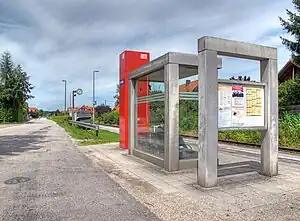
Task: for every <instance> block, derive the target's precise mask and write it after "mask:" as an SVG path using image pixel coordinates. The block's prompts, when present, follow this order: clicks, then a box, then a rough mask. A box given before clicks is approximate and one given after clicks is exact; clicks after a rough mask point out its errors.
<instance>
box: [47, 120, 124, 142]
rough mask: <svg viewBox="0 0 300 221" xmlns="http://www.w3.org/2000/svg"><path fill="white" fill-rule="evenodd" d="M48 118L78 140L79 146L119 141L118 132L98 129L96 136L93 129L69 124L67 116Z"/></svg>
mask: <svg viewBox="0 0 300 221" xmlns="http://www.w3.org/2000/svg"><path fill="white" fill-rule="evenodd" d="M50 119H51V120H53V121H55V122H56V123H57V124H58V125H60V126H61V127H62V128H64V129H65V130H66V132H68V133H69V134H70V136H71V137H72V138H74V139H76V140H78V141H79V144H80V145H81V146H88V145H95V144H105V143H113V142H119V134H117V133H113V132H109V131H105V130H99V136H96V132H95V131H94V130H86V129H83V128H79V127H78V126H76V125H71V124H69V123H68V121H69V120H70V118H69V116H54V117H51V118H50Z"/></svg>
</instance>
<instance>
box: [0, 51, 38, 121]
mask: <svg viewBox="0 0 300 221" xmlns="http://www.w3.org/2000/svg"><path fill="white" fill-rule="evenodd" d="M0 83H1V84H0V103H1V107H0V108H1V112H5V113H6V114H4V115H6V119H0V121H6V120H7V119H8V118H7V116H10V117H9V121H16V122H20V121H23V120H25V118H26V115H27V112H26V105H27V104H26V101H27V100H28V99H31V98H33V96H32V95H31V94H30V93H31V90H32V89H33V86H32V84H31V83H30V82H29V77H28V76H27V74H26V72H25V71H23V69H22V67H21V66H20V65H17V66H15V65H14V64H13V62H12V58H11V54H10V53H9V52H5V53H3V55H2V59H1V64H0ZM4 115H3V116H4Z"/></svg>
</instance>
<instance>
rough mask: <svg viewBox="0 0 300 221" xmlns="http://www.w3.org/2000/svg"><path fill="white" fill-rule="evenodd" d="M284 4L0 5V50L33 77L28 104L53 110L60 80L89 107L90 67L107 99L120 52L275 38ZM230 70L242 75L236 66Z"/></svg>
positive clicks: (155, 0) (157, 0) (75, 1)
mask: <svg viewBox="0 0 300 221" xmlns="http://www.w3.org/2000/svg"><path fill="white" fill-rule="evenodd" d="M290 6H291V2H290V0H274V1H272V4H270V1H268V0H264V1H261V0H252V1H248V0H239V1H222V0H201V1H199V0H189V1H181V0H168V1H167V0H166V1H161V0H148V1H140V0H127V1H125V0H114V1H107V0H90V1H87V0H64V1H59V0H26V1H24V0H14V1H4V0H0V52H2V50H5V49H6V47H7V48H9V49H11V51H12V54H13V57H14V58H16V60H17V61H18V62H19V63H22V64H23V66H24V68H25V70H26V71H27V72H28V74H29V75H31V76H32V78H31V79H32V81H33V83H34V84H35V85H36V86H37V87H36V89H35V90H34V95H35V96H36V99H35V100H34V101H31V102H32V104H39V105H40V107H43V106H45V107H48V108H53V109H55V108H57V105H58V104H59V102H61V101H60V100H59V102H54V101H55V99H56V98H57V97H61V93H63V85H62V84H61V79H67V80H68V82H69V83H68V88H69V89H72V88H77V87H82V88H83V90H84V92H85V93H84V95H83V96H81V97H80V98H78V102H79V104H84V103H85V102H89V103H90V95H91V79H92V71H93V70H94V69H98V70H100V73H99V74H98V75H97V86H98V87H97V95H98V96H99V99H102V100H103V99H107V100H112V97H113V94H114V91H115V85H116V84H117V83H118V55H119V54H120V53H121V52H122V51H123V50H125V49H132V50H145V51H150V52H151V57H152V58H155V57H157V56H159V55H161V54H162V53H165V52H167V51H183V52H192V53H195V52H196V40H197V38H198V37H200V36H202V35H214V36H218V37H226V38H232V39H237V40H244V41H250V42H258V43H259V41H261V39H265V38H263V37H264V35H271V36H272V35H276V34H273V33H272V31H274V29H276V30H278V28H279V27H280V24H279V22H278V15H279V14H284V13H285V11H284V10H285V8H286V7H290ZM264 41H265V40H264ZM1 42H2V43H3V44H1ZM229 64H232V63H229ZM232 65H233V64H232ZM251 69H252V67H246V68H245V71H247V70H251ZM229 72H230V71H228V75H229ZM233 72H234V73H240V72H243V63H242V64H240V65H235V68H234V70H233ZM224 73H225V72H224ZM226 75H227V72H226ZM45 100H49V101H53V102H45ZM61 107H62V106H61V105H60V108H61Z"/></svg>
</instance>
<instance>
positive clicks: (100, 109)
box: [95, 104, 111, 116]
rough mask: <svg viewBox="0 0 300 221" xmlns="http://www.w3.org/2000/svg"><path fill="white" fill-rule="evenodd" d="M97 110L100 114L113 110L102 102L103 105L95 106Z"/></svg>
mask: <svg viewBox="0 0 300 221" xmlns="http://www.w3.org/2000/svg"><path fill="white" fill-rule="evenodd" d="M95 112H96V113H97V115H98V116H99V115H102V114H105V113H108V112H111V108H110V107H109V106H108V105H105V104H101V105H98V106H97V107H95Z"/></svg>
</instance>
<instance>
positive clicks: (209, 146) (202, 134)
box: [197, 50, 218, 187]
mask: <svg viewBox="0 0 300 221" xmlns="http://www.w3.org/2000/svg"><path fill="white" fill-rule="evenodd" d="M198 62H199V66H198V74H199V112H198V114H199V115H198V116H199V120H198V123H199V125H198V128H199V134H198V139H199V144H198V145H199V149H198V176H197V177H198V180H197V182H198V184H199V185H200V186H203V187H212V186H214V185H216V183H217V158H218V71H217V65H218V57H217V52H216V51H211V50H202V51H200V52H199V54H198Z"/></svg>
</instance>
